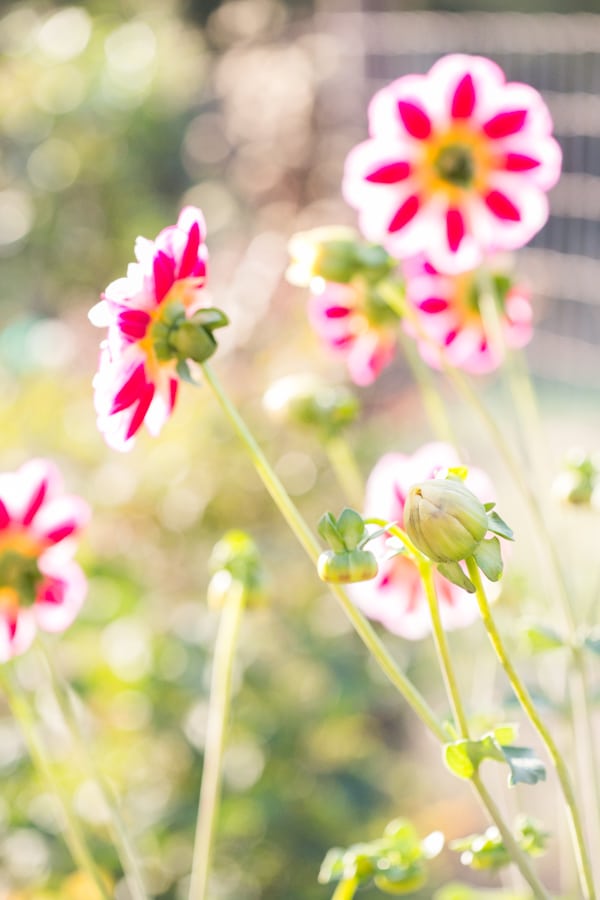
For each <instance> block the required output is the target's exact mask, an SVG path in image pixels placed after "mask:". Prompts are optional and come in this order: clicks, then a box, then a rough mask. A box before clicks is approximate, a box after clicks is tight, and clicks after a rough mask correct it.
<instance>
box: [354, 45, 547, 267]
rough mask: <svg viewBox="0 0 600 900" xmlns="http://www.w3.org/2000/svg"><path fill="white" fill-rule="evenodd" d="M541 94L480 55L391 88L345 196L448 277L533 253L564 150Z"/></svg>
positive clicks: (372, 230) (387, 237) (378, 103)
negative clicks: (502, 257) (529, 249)
mask: <svg viewBox="0 0 600 900" xmlns="http://www.w3.org/2000/svg"><path fill="white" fill-rule="evenodd" d="M551 129H552V121H551V118H550V114H549V112H548V109H547V107H546V105H545V103H544V101H543V100H542V98H541V96H540V94H539V93H538V92H537V91H536V90H535V89H534V88H532V87H530V86H529V85H526V84H520V83H516V82H508V83H507V82H506V80H505V77H504V73H503V72H502V70H501V69H500V68H499V67H498V66H497V65H496V64H495V63H493V62H492V61H491V60H489V59H485V58H483V57H479V56H466V55H462V54H451V55H449V56H445V57H443V58H442V59H440V60H439V61H438V62H437V63H435V65H434V66H433V67H432V68H431V69H430V71H429V72H428V73H427V74H426V75H408V76H405V77H403V78H399V79H398V80H397V81H394V82H393V83H392V84H390V85H388V86H387V87H385V88H383V89H382V90H380V91H379V92H378V93H377V94H375V96H374V97H373V99H372V101H371V104H370V107H369V130H370V138H369V140H367V141H365V142H364V143H362V144H359V145H358V146H357V147H355V148H354V149H353V150H352V151H351V152H350V154H349V156H348V159H347V161H346V168H345V175H344V183H343V192H344V196H345V198H346V200H347V202H348V203H349V204H350V205H351V206H352V207H354V208H355V209H357V210H358V212H359V218H360V226H361V230H362V232H363V234H364V235H365V236H366V237H367V238H368V239H369V240H372V241H376V242H379V243H381V244H383V246H384V247H385V248H386V250H387V251H388V252H389V253H390V254H391V255H392V256H394V257H396V258H397V259H404V258H407V257H410V256H414V255H416V254H418V253H424V252H425V253H427V255H428V257H429V259H430V260H431V262H432V263H433V265H434V266H435V267H436V269H438V270H439V271H442V272H460V271H465V270H466V269H470V268H474V267H475V266H477V265H479V264H480V263H481V261H482V259H483V256H484V254H486V253H488V252H490V251H494V250H500V249H514V248H517V247H521V246H523V245H524V244H525V243H527V241H529V240H530V238H531V237H533V235H534V234H536V232H538V231H539V230H540V228H541V227H542V226H543V225H544V223H545V222H546V219H547V218H548V201H547V198H546V193H545V192H546V191H548V190H549V189H550V188H551V187H553V185H554V184H555V183H556V181H557V179H558V176H559V174H560V166H561V151H560V148H559V146H558V144H557V142H556V141H555V140H554V138H553V137H552V136H551Z"/></svg>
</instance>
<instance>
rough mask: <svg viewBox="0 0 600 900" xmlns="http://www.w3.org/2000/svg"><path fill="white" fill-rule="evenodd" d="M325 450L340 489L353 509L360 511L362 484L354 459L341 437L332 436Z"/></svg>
mask: <svg viewBox="0 0 600 900" xmlns="http://www.w3.org/2000/svg"><path fill="white" fill-rule="evenodd" d="M325 450H326V451H327V456H328V458H329V462H330V463H331V467H332V469H333V471H334V472H335V477H336V478H337V480H338V482H339V485H340V487H341V488H342V490H343V492H344V494H345V495H346V498H347V499H348V501H349V502H350V503H351V504H352V506H354V508H355V509H361V507H362V504H363V497H364V492H365V491H364V483H363V477H362V474H361V471H360V469H359V467H358V463H357V462H356V458H355V456H354V454H353V452H352V450H351V448H350V446H349V445H348V441H347V440H346V438H345V437H342V436H341V435H334V436H333V437H330V438H329V439H328V440H327V441H326V442H325Z"/></svg>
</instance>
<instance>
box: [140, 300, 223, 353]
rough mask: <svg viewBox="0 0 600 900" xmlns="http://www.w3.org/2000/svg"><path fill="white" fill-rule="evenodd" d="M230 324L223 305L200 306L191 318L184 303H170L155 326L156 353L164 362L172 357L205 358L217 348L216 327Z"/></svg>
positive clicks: (154, 343)
mask: <svg viewBox="0 0 600 900" xmlns="http://www.w3.org/2000/svg"><path fill="white" fill-rule="evenodd" d="M228 324H229V320H228V318H227V316H226V315H225V313H224V312H222V311H221V310H220V309H214V308H212V307H209V308H206V309H200V310H198V311H197V312H196V313H194V315H193V316H192V317H191V318H189V319H188V318H187V317H186V314H185V307H184V306H183V305H182V304H181V303H176V302H173V303H167V304H166V305H165V308H164V309H163V310H162V311H161V315H160V318H158V319H157V320H156V321H155V322H154V324H153V326H152V331H151V335H152V342H153V346H154V352H155V354H156V357H157V359H159V360H160V361H161V362H166V361H167V360H170V359H176V360H177V362H178V363H184V362H186V360H194V362H197V363H201V362H204V361H205V360H207V359H208V358H209V357H211V356H212V355H213V353H214V352H215V350H216V349H217V342H216V340H215V337H214V335H213V331H214V330H215V329H216V328H223V326H225V325H228Z"/></svg>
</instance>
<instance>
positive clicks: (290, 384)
mask: <svg viewBox="0 0 600 900" xmlns="http://www.w3.org/2000/svg"><path fill="white" fill-rule="evenodd" d="M263 404H264V406H265V409H266V410H267V411H268V412H269V413H270V414H271V415H272V416H273V418H274V419H276V420H277V421H280V422H281V421H282V422H285V423H290V424H292V425H301V426H308V427H313V428H315V429H317V430H319V431H320V432H321V433H323V434H324V435H325V436H326V437H331V436H332V435H334V434H339V432H341V431H343V429H344V428H346V427H347V426H348V425H350V424H351V423H352V422H354V420H355V419H356V418H357V416H358V414H359V412H360V402H359V400H358V398H357V396H356V394H355V393H354V392H353V391H352V390H350V388H349V387H347V386H346V385H332V384H329V383H328V382H326V381H323V380H321V379H320V378H317V376H315V375H312V374H310V373H308V372H307V373H302V374H299V375H287V376H286V377H284V378H280V379H278V380H277V381H275V382H273V384H272V385H271V386H270V387H269V389H268V390H267V392H266V393H265V395H264V398H263Z"/></svg>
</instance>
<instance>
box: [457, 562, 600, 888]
mask: <svg viewBox="0 0 600 900" xmlns="http://www.w3.org/2000/svg"><path fill="white" fill-rule="evenodd" d="M467 569H468V572H469V577H470V579H471V581H472V582H473V584H474V585H475V591H476V596H477V602H478V605H479V611H480V613H481V618H482V620H483V625H484V627H485V630H486V632H487V634H488V637H489V639H490V642H491V644H492V647H493V648H494V651H495V653H496V656H497V657H498V660H499V662H500V665H501V666H502V668H503V669H504V671H505V672H506V675H507V677H508V680H509V682H510V685H511V687H512V689H513V691H514V694H515V696H516V698H517V700H518V701H519V703H520V705H521V707H522V709H523V711H524V712H525V714H526V715H527V717H528V719H529V721H530V722H531V724H532V725H533V727H534V728H535V730H536V731H537V733H538V734H539V736H540V738H541V739H542V741H543V742H544V745H545V747H546V750H547V751H548V754H549V756H550V759H551V760H552V763H553V765H554V768H555V769H556V774H557V775H558V780H559V782H560V786H561V788H562V792H563V796H564V798H565V804H566V808H567V819H568V822H569V827H570V831H571V840H572V843H573V849H574V851H575V857H576V860H577V870H578V875H579V881H580V885H581V890H582V895H583V897H584V900H595V897H596V893H595V889H594V883H593V878H592V869H591V864H590V859H589V856H588V852H587V848H586V845H585V838H584V833H583V827H582V823H581V818H580V815H579V810H578V808H577V803H576V800H575V794H574V792H573V786H572V784H571V777H570V775H569V771H568V769H567V766H566V764H565V761H564V759H563V757H562V754H561V752H560V750H559V749H558V746H557V745H556V743H555V741H554V738H553V737H552V735H551V733H550V731H549V730H548V728H547V727H546V725H545V724H544V722H543V720H542V718H541V717H540V715H539V713H538V711H537V709H536V708H535V705H534V703H533V700H532V699H531V696H530V694H529V691H528V690H527V688H526V687H525V685H524V684H523V682H522V681H521V678H520V677H519V675H518V673H517V671H516V669H515V668H514V666H513V664H512V662H511V660H510V658H509V656H508V653H507V651H506V648H505V646H504V643H503V641H502V638H501V637H500V633H499V631H498V629H497V628H496V624H495V622H494V619H493V617H492V614H491V611H490V606H489V603H488V600H487V596H486V593H485V590H484V587H483V583H482V581H481V576H480V574H479V569H478V568H477V564H476V563H475V560H474V559H473V558H472V557H471V558H470V559H468V560H467Z"/></svg>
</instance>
